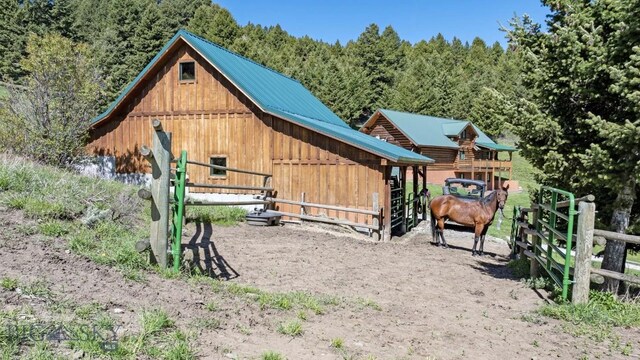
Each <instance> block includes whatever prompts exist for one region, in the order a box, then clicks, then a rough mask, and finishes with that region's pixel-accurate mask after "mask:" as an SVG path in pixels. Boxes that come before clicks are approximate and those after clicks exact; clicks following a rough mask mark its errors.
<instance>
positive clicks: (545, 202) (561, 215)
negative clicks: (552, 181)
mask: <svg viewBox="0 0 640 360" xmlns="http://www.w3.org/2000/svg"><path fill="white" fill-rule="evenodd" d="M531 210H532V212H533V224H532V225H533V227H534V231H533V232H532V235H533V236H532V242H531V251H525V254H526V255H527V256H529V257H530V258H531V261H536V262H537V263H538V264H539V265H540V266H541V267H542V268H544V269H545V270H546V272H547V273H548V274H549V276H550V277H551V278H552V279H553V281H554V282H555V283H556V284H557V285H558V286H559V287H561V288H562V299H563V300H566V299H567V296H568V294H569V286H570V285H571V284H572V283H573V281H572V276H571V265H572V264H571V261H572V260H571V257H572V255H571V248H572V246H573V243H574V236H575V235H574V234H573V228H574V216H575V215H577V214H578V212H577V211H576V208H575V197H574V195H573V194H572V193H570V192H568V191H564V190H560V189H556V188H552V187H548V186H542V187H541V188H540V192H539V193H538V201H537V203H536V204H533V206H532V209H531ZM520 211H522V209H514V221H513V224H512V229H511V235H512V240H513V241H514V249H515V247H516V246H515V245H516V242H518V236H517V234H518V232H519V227H521V226H522V225H521V224H520V222H518V221H516V220H515V219H516V218H519V217H520V214H519V213H520ZM525 225H526V224H525ZM563 244H564V245H565V246H564V249H563V248H561V247H560V246H562V245H563Z"/></svg>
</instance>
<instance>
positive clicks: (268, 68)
mask: <svg viewBox="0 0 640 360" xmlns="http://www.w3.org/2000/svg"><path fill="white" fill-rule="evenodd" d="M178 33H180V34H181V35H182V33H186V34H188V35H190V36H193V37H195V38H196V39H198V40H202V41H204V42H206V43H208V44H210V45H213V46H215V47H217V48H218V49H220V50H222V51H226V52H228V53H229V54H231V55H234V56H236V57H239V58H241V59H243V60H246V61H248V62H250V63H253V64H255V65H258V66H260V67H261V68H263V69H265V70H269V71H271V72H272V73H274V74H277V75H280V76H282V77H284V78H286V79H289V80H293V81H295V82H297V83H298V84H302V83H301V82H300V81H298V80H297V79H294V78H292V77H290V76H287V75H285V74H283V73H280V72H278V71H276V70H274V69H272V68H270V67H267V66H265V65H262V64H260V63H258V62H256V61H254V60H251V59H249V58H248V57H245V56H243V55H240V54H238V53H236V52H233V51H231V50H229V49H227V48H225V47H224V46H222V45H219V44H216V43H214V42H213V41H211V40H208V39H205V38H203V37H202V36H199V35H196V34H194V33H192V32H190V31H188V30H185V29H180V30H179V31H178Z"/></svg>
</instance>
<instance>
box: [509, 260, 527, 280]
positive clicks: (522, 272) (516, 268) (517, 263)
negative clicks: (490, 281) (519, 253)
mask: <svg viewBox="0 0 640 360" xmlns="http://www.w3.org/2000/svg"><path fill="white" fill-rule="evenodd" d="M507 267H508V268H509V269H511V271H513V275H514V276H515V277H517V278H528V277H530V276H531V273H530V272H529V271H530V262H529V259H528V258H524V257H523V258H522V259H517V260H511V261H509V263H508V264H507Z"/></svg>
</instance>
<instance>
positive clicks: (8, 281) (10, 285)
mask: <svg viewBox="0 0 640 360" xmlns="http://www.w3.org/2000/svg"><path fill="white" fill-rule="evenodd" d="M0 286H2V288H3V289H5V290H9V291H14V290H15V289H17V288H18V279H14V278H8V277H3V278H2V280H0Z"/></svg>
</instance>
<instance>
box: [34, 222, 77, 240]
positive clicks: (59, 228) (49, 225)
mask: <svg viewBox="0 0 640 360" xmlns="http://www.w3.org/2000/svg"><path fill="white" fill-rule="evenodd" d="M69 225H70V224H69V223H68V222H63V221H60V220H47V221H45V222H43V223H40V224H38V232H40V233H41V234H42V235H46V236H52V237H61V236H63V235H67V234H68V233H69V232H70V226H69Z"/></svg>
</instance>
